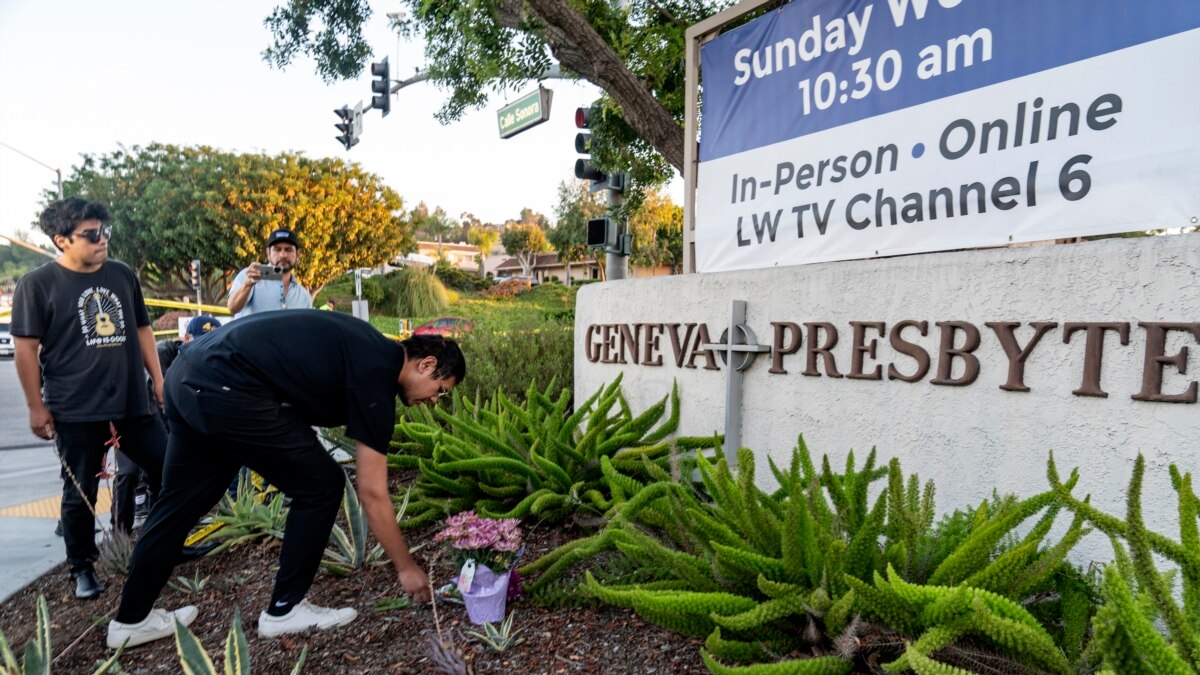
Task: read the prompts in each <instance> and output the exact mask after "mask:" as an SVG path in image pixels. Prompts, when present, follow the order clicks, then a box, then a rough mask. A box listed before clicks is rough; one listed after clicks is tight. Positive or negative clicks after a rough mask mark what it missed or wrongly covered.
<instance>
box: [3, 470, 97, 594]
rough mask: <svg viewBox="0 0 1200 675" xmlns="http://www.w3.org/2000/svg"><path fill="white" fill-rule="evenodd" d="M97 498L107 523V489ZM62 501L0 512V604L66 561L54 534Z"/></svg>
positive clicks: (34, 503) (51, 499)
mask: <svg viewBox="0 0 1200 675" xmlns="http://www.w3.org/2000/svg"><path fill="white" fill-rule="evenodd" d="M97 496H98V499H97V502H99V504H98V506H99V507H100V512H101V513H103V514H105V516H104V518H105V520H107V511H108V489H107V488H101V489H100V492H99V494H98V495H97ZM60 500H61V496H59V495H55V496H53V497H47V498H45V499H39V500H36V501H32V502H27V503H25V504H19V505H17V506H9V507H5V508H0V602H4V601H5V600H7V599H8V598H10V597H12V596H13V595H14V594H16V593H17V592H18V591H20V590H21V589H23V588H25V587H26V586H28V585H29V584H31V583H33V582H34V581H36V580H37V579H38V577H40V576H42V575H43V574H46V573H47V572H49V571H50V570H52V569H54V568H55V567H56V566H57V565H58V564H59V563H62V562H64V561H65V560H66V550H65V549H64V548H63V541H62V537H59V536H57V535H56V534H54V525H55V523H57V521H58V509H59V502H60ZM63 583H64V584H65V583H66V577H64V578H63Z"/></svg>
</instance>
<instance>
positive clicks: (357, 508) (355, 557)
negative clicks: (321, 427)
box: [321, 479, 412, 577]
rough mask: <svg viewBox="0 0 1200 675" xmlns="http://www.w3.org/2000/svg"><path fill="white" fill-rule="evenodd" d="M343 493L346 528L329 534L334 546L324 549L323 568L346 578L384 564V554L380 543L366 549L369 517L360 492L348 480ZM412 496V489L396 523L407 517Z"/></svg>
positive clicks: (406, 497) (398, 513) (401, 504)
mask: <svg viewBox="0 0 1200 675" xmlns="http://www.w3.org/2000/svg"><path fill="white" fill-rule="evenodd" d="M343 490H344V492H343V494H342V513H344V514H346V528H345V529H343V528H342V526H341V525H335V526H334V527H333V530H332V531H331V532H330V534H329V539H330V541H331V542H333V546H331V547H329V548H326V549H325V557H324V559H322V560H321V566H322V567H324V568H325V569H326V570H328V571H329V572H330V573H331V574H335V575H337V576H343V577H344V576H348V575H349V574H351V573H352V572H354V571H355V570H360V569H362V568H363V567H366V566H367V565H378V564H380V563H382V562H384V551H383V546H381V545H380V544H375V546H373V547H371V548H370V549H369V550H368V549H367V514H366V513H365V512H364V511H363V509H362V502H361V501H359V499H358V492H356V491H355V490H354V486H352V485H351V484H350V481H349V479H347V480H346V484H345V487H344V488H343ZM411 493H412V489H411V488H410V489H409V490H407V491H405V493H404V497H403V498H402V499H401V500H400V505H399V506H398V507H397V509H396V522H397V523H398V522H400V520H401V519H402V518H404V514H405V512H406V511H407V510H408V501H409V496H410V494H411Z"/></svg>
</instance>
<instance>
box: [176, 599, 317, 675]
mask: <svg viewBox="0 0 1200 675" xmlns="http://www.w3.org/2000/svg"><path fill="white" fill-rule="evenodd" d="M175 652H176V653H177V654H179V665H180V667H181V668H182V669H183V672H185V673H187V675H217V673H218V672H221V671H218V670H217V667H216V665H214V664H213V661H212V658H211V657H210V656H209V655H208V652H207V651H205V650H204V645H202V644H200V640H199V639H197V638H196V635H195V634H194V633H192V631H190V630H188V627H187V626H185V625H183V624H181V623H179V621H178V620H176V621H175ZM307 658H308V646H307V645H306V646H305V647H304V649H303V650H301V651H300V658H299V659H297V660H296V665H294V666H293V667H292V670H291V675H298V673H299V672H300V670H301V668H303V667H304V660H305V659H307ZM224 672H225V673H246V674H248V673H250V646H249V645H248V644H247V643H246V633H245V631H243V630H242V615H241V612H240V611H239V610H234V613H233V627H232V628H230V629H229V635H227V636H226V637H225V668H224Z"/></svg>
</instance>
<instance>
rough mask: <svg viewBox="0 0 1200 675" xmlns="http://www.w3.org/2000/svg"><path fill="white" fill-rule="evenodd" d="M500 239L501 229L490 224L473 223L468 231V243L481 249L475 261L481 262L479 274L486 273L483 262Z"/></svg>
mask: <svg viewBox="0 0 1200 675" xmlns="http://www.w3.org/2000/svg"><path fill="white" fill-rule="evenodd" d="M498 241H500V230H499V229H497V228H496V227H493V226H490V225H482V224H480V225H473V226H472V227H471V229H470V230H468V231H467V243H469V244H470V245H472V246H474V247H475V248H477V249H479V255H477V256H475V261H476V262H478V263H479V276H481V277H482V276H483V275H484V271H483V263H484V261H486V260H487V257H488V256H489V255H491V254H492V249H493V248H495V247H496V242H498Z"/></svg>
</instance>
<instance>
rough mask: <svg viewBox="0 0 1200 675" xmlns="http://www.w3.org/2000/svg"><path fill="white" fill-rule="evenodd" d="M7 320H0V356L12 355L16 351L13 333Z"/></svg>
mask: <svg viewBox="0 0 1200 675" xmlns="http://www.w3.org/2000/svg"><path fill="white" fill-rule="evenodd" d="M10 329H11V327H10V325H9V323H8V322H7V321H0V357H11V356H12V355H13V353H14V347H13V338H12V333H10V332H9V330H10Z"/></svg>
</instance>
